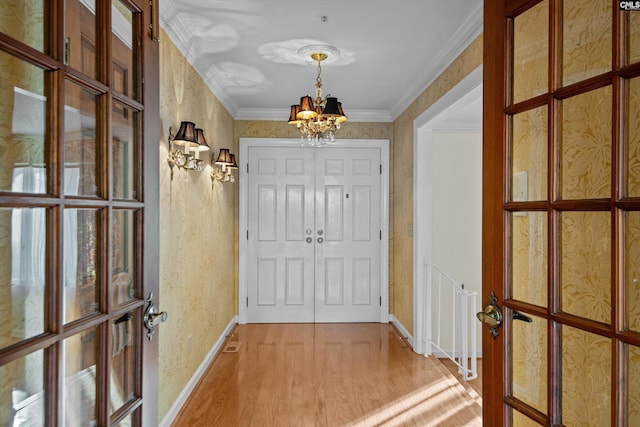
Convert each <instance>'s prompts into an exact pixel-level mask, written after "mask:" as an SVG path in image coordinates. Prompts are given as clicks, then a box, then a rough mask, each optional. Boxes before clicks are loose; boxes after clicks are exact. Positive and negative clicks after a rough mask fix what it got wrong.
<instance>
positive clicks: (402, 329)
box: [389, 314, 414, 347]
mask: <svg viewBox="0 0 640 427" xmlns="http://www.w3.org/2000/svg"><path fill="white" fill-rule="evenodd" d="M389 323H391V324H393V326H395V327H396V328H397V329H398V330H399V331H400V333H401V334H402V335H404V337H405V338H406V339H407V342H408V343H409V345H411V347H413V346H414V340H413V335H411V334H410V333H409V331H408V330H407V328H405V327H404V325H403V324H402V323H400V321H399V320H398V319H397V318H396V316H394V315H393V314H390V315H389Z"/></svg>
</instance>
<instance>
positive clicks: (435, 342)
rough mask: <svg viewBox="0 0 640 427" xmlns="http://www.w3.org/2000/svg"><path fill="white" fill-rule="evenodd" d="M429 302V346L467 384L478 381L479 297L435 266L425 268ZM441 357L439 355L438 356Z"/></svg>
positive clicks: (430, 265) (427, 265)
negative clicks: (434, 349) (477, 326)
mask: <svg viewBox="0 0 640 427" xmlns="http://www.w3.org/2000/svg"><path fill="white" fill-rule="evenodd" d="M425 267H426V270H427V271H426V273H427V274H426V275H425V277H426V279H427V286H426V289H427V301H428V304H429V308H430V310H427V311H428V312H429V311H430V313H431V315H430V316H429V317H430V320H431V322H430V323H431V327H432V328H433V329H432V331H431V339H430V340H428V342H429V343H430V344H431V345H432V346H433V347H435V348H437V349H438V350H439V351H440V353H442V354H443V355H444V356H446V357H448V358H449V359H451V360H452V361H453V362H454V363H455V364H456V365H457V366H458V373H459V374H461V375H462V377H463V378H464V379H465V380H466V381H468V380H472V379H475V378H477V377H478V365H477V363H478V361H477V355H478V351H477V350H478V346H477V336H476V333H475V329H476V328H475V326H476V325H475V312H476V302H477V296H478V293H477V292H476V291H469V290H466V289H464V284H462V283H457V282H456V281H455V280H453V279H452V278H451V277H450V276H448V275H447V274H446V273H444V272H442V271H441V270H440V269H439V268H438V267H436V266H435V265H433V264H426V263H425ZM438 356H440V355H438Z"/></svg>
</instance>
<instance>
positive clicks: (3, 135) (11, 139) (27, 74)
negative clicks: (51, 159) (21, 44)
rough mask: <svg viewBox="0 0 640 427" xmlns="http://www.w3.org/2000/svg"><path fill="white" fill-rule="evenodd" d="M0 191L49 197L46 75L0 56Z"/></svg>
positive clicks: (38, 69) (18, 60)
mask: <svg viewBox="0 0 640 427" xmlns="http://www.w3.org/2000/svg"><path fill="white" fill-rule="evenodd" d="M0 69H2V78H1V79H0V100H1V101H0V140H1V141H2V144H0V160H1V161H2V167H1V168H0V191H16V192H21V193H46V191H47V185H46V184H47V171H46V165H45V163H44V161H45V160H44V145H45V144H44V140H45V128H46V127H45V124H46V114H45V113H46V107H47V98H46V97H45V95H44V93H45V92H44V86H45V85H44V79H45V72H44V71H43V70H41V69H40V68H38V67H35V66H33V65H31V64H28V63H26V62H24V61H22V60H20V59H18V58H16V57H14V56H12V55H9V54H6V53H4V52H0Z"/></svg>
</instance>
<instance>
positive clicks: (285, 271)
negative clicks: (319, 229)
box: [247, 147, 314, 323]
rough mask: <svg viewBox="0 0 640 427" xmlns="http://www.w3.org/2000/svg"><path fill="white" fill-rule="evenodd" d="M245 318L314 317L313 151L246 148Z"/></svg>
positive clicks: (260, 320) (308, 319) (293, 319)
mask: <svg viewBox="0 0 640 427" xmlns="http://www.w3.org/2000/svg"><path fill="white" fill-rule="evenodd" d="M249 164H250V165H255V167H250V169H249V183H250V184H249V192H248V203H247V207H248V210H247V212H248V223H249V224H254V225H255V226H254V227H252V228H251V229H250V231H249V233H248V239H249V242H250V244H249V247H248V259H249V260H250V261H249V265H248V268H247V269H248V286H247V289H248V299H247V308H248V319H247V320H248V321H249V322H252V323H271V322H313V274H314V266H313V244H311V243H310V242H308V241H307V240H308V239H311V238H312V237H313V236H312V234H311V230H313V221H314V218H313V203H314V199H313V170H314V166H313V152H312V151H311V150H295V151H293V152H292V151H290V150H289V149H285V148H264V147H252V148H251V149H250V152H249Z"/></svg>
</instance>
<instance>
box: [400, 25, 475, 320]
mask: <svg viewBox="0 0 640 427" xmlns="http://www.w3.org/2000/svg"><path fill="white" fill-rule="evenodd" d="M480 65H482V34H480V35H479V36H478V37H477V38H476V39H475V40H474V41H473V42H471V43H470V44H469V46H467V48H466V49H465V50H464V51H463V52H462V53H461V54H460V55H459V56H458V57H457V58H456V59H454V60H453V62H452V63H451V64H450V65H449V66H448V67H447V69H446V70H445V71H444V72H443V73H442V74H441V75H440V76H438V77H437V78H436V79H435V80H434V81H433V83H431V84H430V85H429V87H427V88H426V89H425V90H424V91H423V92H422V93H421V94H420V95H419V96H418V97H417V98H416V99H415V100H414V101H413V103H411V105H410V106H409V107H408V108H407V109H406V110H405V111H404V112H403V113H402V114H401V115H400V116H399V117H398V118H397V119H396V120H395V121H394V122H393V141H394V144H393V154H392V164H391V166H392V171H393V172H392V177H391V184H390V185H391V192H392V193H393V195H394V197H393V217H392V220H391V236H392V237H391V239H390V245H391V253H392V254H393V264H392V265H391V266H390V267H389V268H390V271H391V273H390V275H391V278H390V281H391V282H392V283H393V284H394V286H393V304H391V307H392V310H393V311H392V314H393V315H394V316H395V317H396V319H398V321H399V322H400V323H401V324H402V326H404V327H405V328H406V329H407V330H408V331H409V332H412V331H413V236H412V227H413V122H414V120H415V119H416V118H417V117H418V116H420V114H422V113H423V112H424V111H425V110H427V108H429V107H430V106H431V105H433V104H434V103H435V102H436V101H437V100H438V99H440V98H441V97H442V96H443V95H444V94H446V93H447V92H448V91H449V90H451V89H452V88H453V87H454V86H455V85H456V84H458V83H459V82H460V81H461V80H462V79H464V78H465V77H466V76H467V75H468V74H469V73H471V72H472V71H473V70H475V69H476V68H478V67H479V66H480Z"/></svg>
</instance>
